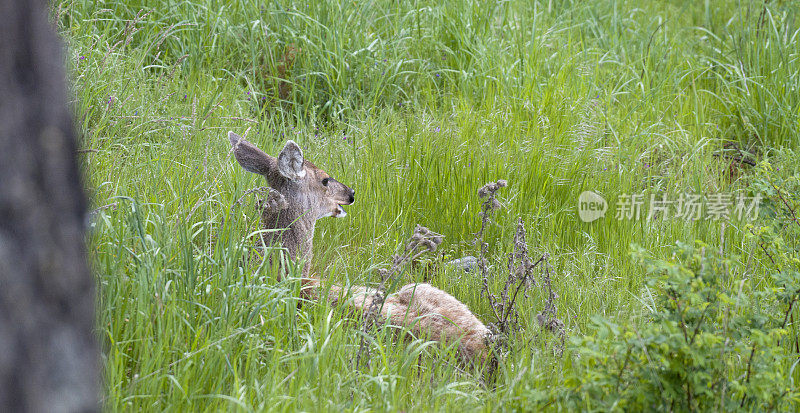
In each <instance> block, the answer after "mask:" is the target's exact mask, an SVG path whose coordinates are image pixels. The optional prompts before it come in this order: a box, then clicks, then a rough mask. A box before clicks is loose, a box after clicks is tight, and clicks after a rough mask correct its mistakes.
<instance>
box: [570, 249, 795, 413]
mask: <svg viewBox="0 0 800 413" xmlns="http://www.w3.org/2000/svg"><path fill="white" fill-rule="evenodd" d="M634 255H635V256H636V257H637V258H638V259H640V260H642V261H643V263H644V264H645V265H646V267H647V272H648V273H649V275H650V277H649V281H648V284H647V285H648V286H649V287H651V288H656V289H658V290H659V291H660V294H658V295H656V297H658V298H656V299H655V300H653V308H652V312H651V313H650V314H648V315H647V316H646V318H647V320H646V322H644V323H641V327H636V326H635V325H629V326H620V325H617V324H615V323H613V322H612V321H610V320H607V319H604V318H602V317H599V316H596V317H594V318H593V325H592V327H591V329H592V330H593V333H594V334H593V335H589V336H586V337H583V338H576V339H574V340H573V343H572V344H573V345H574V346H575V347H574V351H575V353H574V355H575V360H574V367H575V369H574V370H573V371H572V374H571V376H570V377H568V378H567V382H566V384H567V387H568V388H570V389H571V390H569V391H568V392H567V393H565V394H564V395H563V396H562V397H563V398H564V399H565V400H564V401H565V402H566V403H568V405H570V406H572V407H574V408H581V409H588V410H608V409H623V410H651V409H659V410H671V411H672V410H679V411H683V410H712V409H713V410H732V409H738V408H746V409H749V410H754V409H755V410H762V409H766V410H785V409H787V408H789V407H791V406H792V404H791V403H796V402H797V401H798V397H800V393H798V391H797V389H796V386H795V383H794V378H793V374H792V373H793V371H794V369H795V367H796V362H793V360H794V355H791V354H789V352H788V351H787V350H786V348H785V347H786V346H785V345H784V346H782V345H781V340H782V339H785V338H786V337H787V330H786V328H785V320H784V317H783V314H782V313H783V312H784V311H786V304H788V302H791V301H792V300H793V299H794V298H793V297H795V296H796V294H797V291H798V287H799V286H800V273H798V272H797V271H791V272H783V273H778V274H777V275H775V276H774V277H772V280H771V281H772V283H774V285H775V286H776V287H774V288H764V289H760V290H755V288H754V285H753V279H752V278H751V277H748V276H747V272H746V271H744V268H742V266H741V264H738V263H739V262H740V260H735V259H728V258H725V257H722V256H720V254H719V253H718V252H717V251H715V250H714V249H712V248H709V247H707V246H706V245H705V244H703V243H702V242H696V244H695V245H689V244H684V243H678V244H677V246H676V247H675V249H674V254H673V256H672V257H671V258H670V259H667V260H663V259H654V258H652V257H651V256H649V255H648V254H647V253H646V252H645V251H644V250H642V249H639V248H636V250H635V252H634ZM782 310H783V311H782ZM784 343H785V342H784Z"/></svg>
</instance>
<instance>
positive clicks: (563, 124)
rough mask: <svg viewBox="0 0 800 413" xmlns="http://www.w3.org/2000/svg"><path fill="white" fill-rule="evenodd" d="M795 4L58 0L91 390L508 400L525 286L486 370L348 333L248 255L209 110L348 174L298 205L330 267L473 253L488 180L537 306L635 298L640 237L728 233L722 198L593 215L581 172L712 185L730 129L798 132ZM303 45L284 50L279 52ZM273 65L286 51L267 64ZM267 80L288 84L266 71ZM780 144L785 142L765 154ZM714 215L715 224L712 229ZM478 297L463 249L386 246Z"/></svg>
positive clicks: (284, 403)
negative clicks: (547, 296)
mask: <svg viewBox="0 0 800 413" xmlns="http://www.w3.org/2000/svg"><path fill="white" fill-rule="evenodd" d="M799 12H800V7H798V5H797V4H796V3H793V2H771V3H767V4H764V3H762V2H757V1H713V2H712V1H705V2H680V1H669V2H662V1H612V0H591V1H558V2H553V1H532V2H528V1H504V2H482V1H469V0H447V1H441V2H432V1H415V2H389V1H382V0H376V1H365V2H333V1H318V2H307V3H291V2H270V3H265V2H257V1H245V0H240V1H230V2H228V1H212V0H204V1H201V0H195V1H167V0H162V1H155V0H131V1H125V2H111V1H105V2H104V1H97V2H96V1H82V0H75V1H62V2H60V3H58V4H55V5H54V7H53V12H52V15H53V18H54V19H56V20H57V21H58V24H59V28H60V30H61V32H62V34H63V36H64V38H65V39H66V40H67V42H68V44H69V54H68V56H69V61H68V65H69V67H70V68H71V78H72V80H73V85H74V86H73V93H74V101H75V103H74V105H75V108H76V113H77V117H78V123H79V126H80V129H81V132H82V133H83V136H84V140H83V142H82V147H83V148H84V152H82V154H81V155H80V156H82V157H83V160H84V163H85V169H86V177H87V187H88V190H89V192H90V196H91V198H92V200H93V203H94V204H95V205H96V207H98V208H101V209H100V210H98V212H97V214H95V216H94V219H93V223H92V233H91V239H90V244H89V245H90V251H91V257H92V262H93V264H94V268H95V272H96V274H97V279H98V285H99V288H98V301H99V305H98V309H99V311H100V314H99V316H98V332H99V335H100V336H101V339H102V342H103V346H104V369H105V370H104V371H105V379H106V393H105V396H104V397H105V399H104V401H105V405H106V407H107V408H108V409H109V410H134V409H136V410H138V409H153V410H220V409H241V410H292V411H293V410H342V409H344V410H369V409H372V410H409V409H418V410H422V409H425V410H427V409H431V408H432V409H462V408H467V409H470V410H472V409H476V410H479V409H486V410H490V409H496V408H501V407H502V406H503V405H504V403H513V404H514V405H517V406H525V405H526V403H527V402H529V401H530V400H534V399H536V398H537V397H540V396H541V395H542V394H545V393H543V392H545V391H546V389H557V388H558V386H560V385H561V384H560V383H561V382H560V381H559V378H560V377H561V375H562V372H563V371H564V369H569V368H570V363H569V362H568V357H565V358H557V357H554V356H553V355H552V354H551V353H550V352H549V351H547V350H546V346H547V345H548V343H549V338H548V336H547V335H546V334H545V333H543V332H541V331H540V330H539V327H538V325H537V324H536V322H535V314H536V313H537V312H538V311H540V310H541V307H542V302H543V301H542V298H543V293H541V292H539V291H537V290H533V291H532V292H531V294H530V297H528V298H526V299H524V300H523V302H522V303H521V308H522V310H523V311H521V317H522V324H523V327H524V329H523V331H522V333H521V334H520V335H519V336H517V337H514V338H513V340H512V348H513V349H514V351H513V352H512V353H511V355H510V356H509V357H508V358H507V359H506V360H505V363H504V366H503V368H502V369H501V373H500V377H499V378H498V381H497V383H496V385H492V386H486V385H484V384H482V382H481V380H480V377H479V375H477V374H475V373H473V372H470V371H464V370H463V369H461V368H460V367H459V366H458V365H457V363H456V362H455V358H454V357H453V355H452V349H442V348H440V347H437V346H432V345H430V343H427V342H424V341H410V342H405V341H398V340H393V339H392V335H393V334H392V332H391V331H390V330H389V329H385V330H381V331H379V332H377V333H376V334H375V336H374V337H373V336H370V340H371V347H372V351H371V357H370V363H369V365H368V366H367V367H364V368H361V369H356V368H354V364H353V358H354V356H355V354H356V352H357V343H358V342H359V340H360V337H361V335H360V333H359V331H358V328H357V326H358V324H357V323H354V322H353V320H350V319H349V318H348V317H347V315H346V314H344V313H343V312H341V311H340V310H338V309H332V308H329V307H327V306H324V305H312V304H306V305H303V306H302V307H301V308H299V309H298V306H297V298H296V297H297V296H298V294H297V291H298V288H299V287H298V285H297V283H296V282H293V281H291V280H288V281H284V282H277V281H275V279H276V277H275V274H272V273H270V271H269V270H268V269H266V268H262V267H260V266H258V264H257V263H255V264H254V263H252V262H251V263H250V264H247V265H243V264H242V257H243V256H248V255H249V248H250V246H251V241H250V240H249V238H248V235H249V234H250V233H252V231H255V230H257V228H258V223H257V216H258V215H257V213H256V212H255V211H254V209H253V198H252V196H245V198H244V201H243V202H242V203H241V204H237V203H236V201H237V200H238V199H240V198H241V197H242V194H244V193H245V191H246V190H248V189H250V188H253V187H256V186H263V185H265V184H266V183H265V182H264V181H263V180H262V179H261V178H258V177H256V176H254V175H251V174H248V173H246V172H244V171H242V170H241V168H239V167H238V165H236V163H235V161H233V160H232V159H231V156H230V153H229V148H228V144H227V140H226V139H225V133H226V132H227V131H228V130H234V131H236V132H237V133H240V134H243V133H247V137H248V139H249V140H251V141H253V142H255V143H256V144H258V145H259V146H260V147H261V148H263V149H264V150H265V151H266V152H268V153H272V154H275V153H276V152H277V151H278V150H279V149H280V148H281V147H282V145H283V142H284V141H285V140H286V139H294V140H296V141H298V142H299V143H300V144H301V145H302V146H303V148H304V150H305V153H306V156H307V157H308V158H310V159H312V160H313V161H314V163H315V164H317V165H319V166H321V167H322V168H324V169H325V170H326V171H327V172H329V173H330V174H331V175H333V176H335V177H336V178H337V179H338V180H340V181H342V182H345V183H347V184H348V185H350V186H352V187H353V188H354V189H355V190H356V200H357V202H356V203H355V204H354V205H352V206H351V207H348V213H349V214H348V216H347V218H345V219H344V220H332V219H331V220H322V221H320V222H319V225H318V228H317V236H316V244H315V253H316V255H315V262H314V263H313V264H314V268H315V269H316V271H317V272H318V273H321V274H324V275H326V276H327V277H329V278H332V279H334V280H336V281H338V282H343V283H348V282H349V283H354V284H356V283H357V284H362V283H366V282H371V281H374V280H376V277H377V276H376V275H374V274H373V273H374V269H376V268H378V267H380V266H381V265H385V263H387V262H388V261H389V260H390V256H391V254H392V253H393V252H394V251H395V250H396V249H397V248H398V247H399V246H400V245H401V243H402V242H403V241H404V239H405V238H406V237H407V236H408V235H410V234H411V231H412V229H413V227H414V225H415V224H417V223H419V224H423V225H425V226H427V227H429V228H431V229H432V230H434V231H437V232H440V233H442V234H444V235H445V236H446V241H445V244H444V245H443V246H442V248H443V254H442V255H441V256H438V257H434V258H433V261H434V262H438V263H441V262H442V261H444V260H445V259H447V257H460V256H463V255H466V254H475V252H476V251H475V249H474V246H473V245H472V244H471V240H472V234H473V233H474V232H475V231H477V229H478V227H479V217H478V214H477V212H478V211H479V200H478V199H477V195H476V191H477V189H478V188H479V187H480V186H482V185H483V184H484V183H485V182H488V181H490V180H496V179H499V178H504V179H508V180H509V182H510V186H509V188H507V191H506V192H505V193H503V194H502V195H501V196H502V199H503V203H504V208H503V209H502V210H501V211H499V214H498V216H497V217H496V220H495V221H494V222H493V224H492V226H491V228H490V232H489V233H488V234H487V237H488V240H489V241H490V245H491V246H492V248H491V254H492V256H493V257H495V258H497V259H498V261H497V262H496V263H495V265H496V266H498V267H502V266H503V265H504V261H503V258H502V254H503V253H504V252H507V251H509V250H510V243H509V242H508V241H509V239H510V237H511V236H512V234H513V232H512V231H513V228H514V223H515V219H514V218H515V217H517V216H522V217H523V218H524V220H525V222H526V224H527V227H528V230H529V234H528V239H529V243H530V248H531V250H532V251H535V252H536V253H544V252H547V253H549V254H550V257H551V263H552V265H553V274H554V286H555V288H556V290H557V292H558V294H559V299H558V308H559V315H560V316H561V318H562V319H563V320H564V321H565V322H566V325H567V328H568V329H569V331H570V333H571V334H574V335H580V334H581V333H582V331H583V329H585V327H586V325H587V323H588V321H589V318H590V317H591V316H592V315H596V314H603V315H606V316H609V317H612V318H615V319H617V320H618V321H619V322H623V323H625V322H630V323H635V322H637V319H638V318H639V316H640V315H641V314H643V313H644V312H646V311H647V308H646V307H647V306H646V305H645V304H646V295H647V291H646V290H645V289H644V279H643V275H642V273H643V271H642V268H640V267H639V266H638V265H636V264H635V263H633V262H632V260H631V259H630V254H629V246H630V244H632V243H637V244H639V245H642V246H644V247H645V248H647V249H649V250H651V251H653V252H654V253H656V254H659V253H664V252H665V251H667V248H666V247H668V246H669V245H672V244H674V242H675V241H677V240H683V241H687V242H690V241H692V240H694V239H698V238H699V239H704V240H706V241H707V242H708V243H710V244H712V245H714V246H715V247H717V248H721V249H722V250H724V251H725V252H726V253H736V254H738V255H740V256H745V257H751V258H750V259H752V260H754V261H755V262H754V263H753V264H752V265H751V266H750V267H749V268H752V274H748V275H752V276H754V277H759V276H761V275H762V274H763V269H762V268H763V266H760V265H759V264H758V261H759V260H763V259H765V258H763V257H761V256H759V255H758V254H757V248H758V247H757V246H756V245H753V244H752V243H751V242H749V241H747V240H746V238H745V236H744V232H743V231H744V229H743V228H742V227H741V226H740V225H739V223H736V222H732V223H730V224H729V225H727V226H725V227H724V235H723V234H722V231H723V227H721V226H720V225H719V223H717V222H712V221H698V222H685V221H682V220H668V221H652V222H648V221H646V220H638V221H625V220H621V221H620V220H615V219H613V215H614V210H613V209H612V210H610V211H609V212H608V215H607V216H606V218H604V219H602V220H599V221H596V222H594V223H591V224H586V223H583V222H581V221H580V220H579V219H578V217H577V214H576V205H577V202H576V200H577V197H578V194H580V193H581V192H583V191H585V190H594V191H596V192H598V193H600V194H602V195H603V196H604V197H605V198H606V199H607V200H609V201H611V202H612V205H613V203H614V201H616V199H617V197H618V196H619V195H621V194H631V193H644V194H645V195H646V197H649V194H651V193H661V192H669V193H673V194H674V193H678V192H682V191H695V192H699V193H712V192H728V191H732V190H734V189H738V188H740V187H742V184H741V183H740V182H739V181H737V180H736V179H735V178H734V179H731V178H730V177H729V176H728V174H727V172H726V171H727V167H728V164H727V163H726V162H724V161H722V160H720V159H719V158H717V157H715V156H713V153H714V152H715V151H717V150H719V149H720V148H721V147H722V146H723V144H724V143H725V142H727V141H734V142H737V143H738V144H739V145H740V146H742V147H755V148H757V150H758V151H760V152H761V153H762V154H763V155H767V154H770V153H772V151H773V149H772V148H782V147H785V148H788V147H796V146H797V143H796V139H797V137H798V136H800V98H799V97H798V96H800V95H799V94H798V92H800V63H799V62H798V58H800V55H798V50H800V47H798V46H800V45H799V44H798V43H799V42H800V40H799V39H798V36H800V32H799V31H798V27H799V26H800V24H799V23H800V22H799V21H798V17H799V14H798V13H799ZM291 48H296V49H300V51H299V53H298V54H297V57H296V58H295V60H294V62H293V64H292V65H286V64H284V63H285V59H286V58H285V56H286V54H287V51H288V50H289V49H291ZM282 64H283V68H281V65H282ZM281 82H286V84H291V85H292V86H291V90H290V92H289V93H288V94H286V95H284V96H281V93H279V89H280V84H281ZM787 159H788V160H789V162H793V161H796V160H797V159H796V157H788V158H787ZM721 240H724V243H723V242H721ZM427 277H430V280H429V281H430V282H431V283H433V284H434V285H436V286H437V287H439V288H442V289H444V290H445V291H448V292H450V293H451V294H453V295H454V296H455V297H457V298H458V299H460V300H462V301H463V302H465V303H467V304H468V305H469V306H470V308H471V309H473V311H474V312H475V313H476V314H477V315H478V316H479V317H480V318H481V319H483V320H484V321H486V322H490V321H492V320H491V319H490V317H489V315H490V313H491V311H490V309H489V308H488V304H487V302H486V300H485V299H483V298H482V297H481V296H480V294H479V289H480V280H479V279H478V278H477V277H476V276H475V275H465V274H459V273H456V272H454V271H452V270H449V269H444V268H443V267H442V266H441V265H439V266H438V267H437V270H436V271H433V272H432V273H428V272H424V271H410V272H409V273H407V274H406V279H405V280H404V281H406V282H411V281H421V280H422V279H423V278H427Z"/></svg>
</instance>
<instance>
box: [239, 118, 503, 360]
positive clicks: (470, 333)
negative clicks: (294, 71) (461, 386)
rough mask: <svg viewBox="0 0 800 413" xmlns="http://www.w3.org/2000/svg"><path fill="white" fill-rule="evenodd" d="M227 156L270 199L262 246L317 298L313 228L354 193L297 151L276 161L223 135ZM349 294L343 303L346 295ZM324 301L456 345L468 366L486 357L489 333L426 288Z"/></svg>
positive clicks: (360, 292)
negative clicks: (297, 263) (229, 148)
mask: <svg viewBox="0 0 800 413" xmlns="http://www.w3.org/2000/svg"><path fill="white" fill-rule="evenodd" d="M228 139H229V140H230V142H231V145H233V153H234V155H235V157H236V160H237V161H238V162H239V164H240V165H241V166H242V167H243V168H244V169H245V170H247V171H249V172H253V173H256V174H259V175H262V176H264V177H265V178H266V179H267V181H268V183H269V186H270V187H271V189H272V191H271V192H270V196H269V199H268V200H267V203H266V205H265V207H264V208H263V209H262V215H261V222H262V226H263V227H264V229H267V230H270V231H267V232H266V233H265V237H264V242H265V243H266V244H267V245H280V246H282V247H283V248H284V249H285V250H286V251H287V252H288V255H289V257H290V258H291V259H292V260H300V259H302V260H303V261H304V266H303V279H302V286H303V287H302V291H303V294H304V296H305V297H306V298H312V299H315V298H318V297H319V295H320V294H319V293H320V290H321V288H320V287H321V281H320V279H319V278H318V277H316V276H312V275H311V274H310V266H309V262H310V261H311V258H312V247H313V241H314V226H315V223H316V221H317V220H318V219H320V218H323V217H328V216H332V217H344V216H345V215H347V214H346V212H345V211H344V209H343V208H342V206H343V205H350V204H352V203H353V202H355V191H354V190H353V189H351V188H350V187H348V186H347V185H345V184H343V183H341V182H339V181H337V180H336V179H334V178H332V177H331V176H330V175H328V174H327V173H326V172H325V171H323V170H322V169H320V168H318V167H316V166H315V165H314V164H312V163H311V162H309V161H308V160H307V159H305V158H304V157H303V152H302V150H301V149H300V147H299V146H298V145H297V144H296V143H295V142H293V141H291V140H290V141H288V142H286V145H285V146H284V148H283V150H282V151H281V153H280V154H279V155H278V157H277V158H275V157H272V156H269V155H267V154H266V153H264V152H263V151H262V150H260V149H258V148H257V147H256V146H255V145H253V144H252V143H250V142H248V141H246V140H244V139H243V138H242V137H241V136H239V135H237V134H235V133H233V132H228ZM348 292H349V296H348V295H347V294H346V293H348ZM327 296H328V299H329V301H330V302H331V303H332V304H334V305H336V304H338V303H340V302H342V303H346V305H347V306H350V307H352V308H354V309H357V310H360V311H361V312H362V313H366V312H369V311H375V310H377V311H378V312H379V313H380V316H381V318H382V319H383V321H386V322H388V323H390V324H392V325H396V326H402V327H404V328H406V329H407V330H409V331H411V332H412V333H413V334H414V335H418V336H423V337H427V338H429V339H432V340H437V341H441V342H453V341H458V348H459V354H460V355H461V357H462V359H463V360H464V361H466V362H468V363H476V364H482V363H483V362H485V361H486V357H487V355H488V352H489V351H488V347H487V345H488V340H489V338H490V337H491V332H490V331H489V329H488V328H486V326H484V325H483V323H481V321H480V320H478V318H477V317H475V315H473V314H472V312H471V311H470V310H469V308H467V306H466V305H464V304H463V303H461V302H460V301H458V300H457V299H455V298H454V297H453V296H451V295H450V294H447V293H446V292H444V291H442V290H439V289H437V288H435V287H433V286H431V285H429V284H408V285H405V286H403V287H401V288H400V289H399V290H398V291H397V292H394V293H392V294H389V295H387V296H386V297H383V295H382V293H381V292H379V291H378V290H377V289H375V288H369V287H352V288H349V289H348V291H345V290H344V289H343V288H342V287H341V286H337V285H331V286H330V291H329V292H328V295H327Z"/></svg>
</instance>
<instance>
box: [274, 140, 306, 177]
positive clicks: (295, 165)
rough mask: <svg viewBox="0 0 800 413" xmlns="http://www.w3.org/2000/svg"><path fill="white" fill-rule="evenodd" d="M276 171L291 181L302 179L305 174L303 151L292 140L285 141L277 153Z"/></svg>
mask: <svg viewBox="0 0 800 413" xmlns="http://www.w3.org/2000/svg"><path fill="white" fill-rule="evenodd" d="M278 172H280V173H281V175H283V176H285V177H286V178H287V179H289V180H292V181H297V180H300V179H303V178H304V177H305V176H306V170H305V169H303V151H302V150H300V146H298V145H297V144H296V143H295V142H294V141H292V140H290V141H288V142H286V145H285V146H284V147H283V150H282V151H281V153H280V155H278Z"/></svg>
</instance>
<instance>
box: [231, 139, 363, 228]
mask: <svg viewBox="0 0 800 413" xmlns="http://www.w3.org/2000/svg"><path fill="white" fill-rule="evenodd" d="M228 139H229V140H230V142H231V145H233V153H234V156H235V157H236V160H237V161H238V162H239V164H240V165H241V166H242V168H244V169H245V170H247V171H249V172H252V173H256V174H259V175H262V176H264V177H266V178H267V182H269V186H270V187H271V188H272V189H274V190H275V191H277V192H278V193H279V194H280V195H282V196H283V197H284V198H285V200H286V202H285V203H283V206H284V208H285V209H286V211H285V213H286V214H285V215H286V216H287V218H289V219H291V220H297V219H300V220H303V221H308V220H312V221H316V220H317V219H320V218H323V217H337V218H341V217H344V216H345V215H347V213H346V212H345V211H344V209H343V208H342V206H343V205H350V204H352V203H353V202H355V191H354V190H353V189H351V188H350V187H348V186H347V185H345V184H343V183H341V182H339V181H337V180H336V179H334V178H332V177H331V176H330V175H328V173H327V172H325V171H323V170H322V169H320V168H317V167H316V166H315V165H314V164H313V163H311V162H310V161H308V160H307V159H305V158H304V157H303V151H302V150H301V149H300V146H298V145H297V144H296V143H295V142H294V141H291V140H290V141H287V142H286V145H285V146H284V147H283V150H281V153H280V154H278V157H277V158H275V157H272V156H269V155H267V154H266V153H264V151H262V150H261V149H258V148H257V147H256V146H255V145H253V144H252V143H250V142H248V141H246V140H244V138H242V137H241V136H239V135H237V134H235V133H233V132H228Z"/></svg>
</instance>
